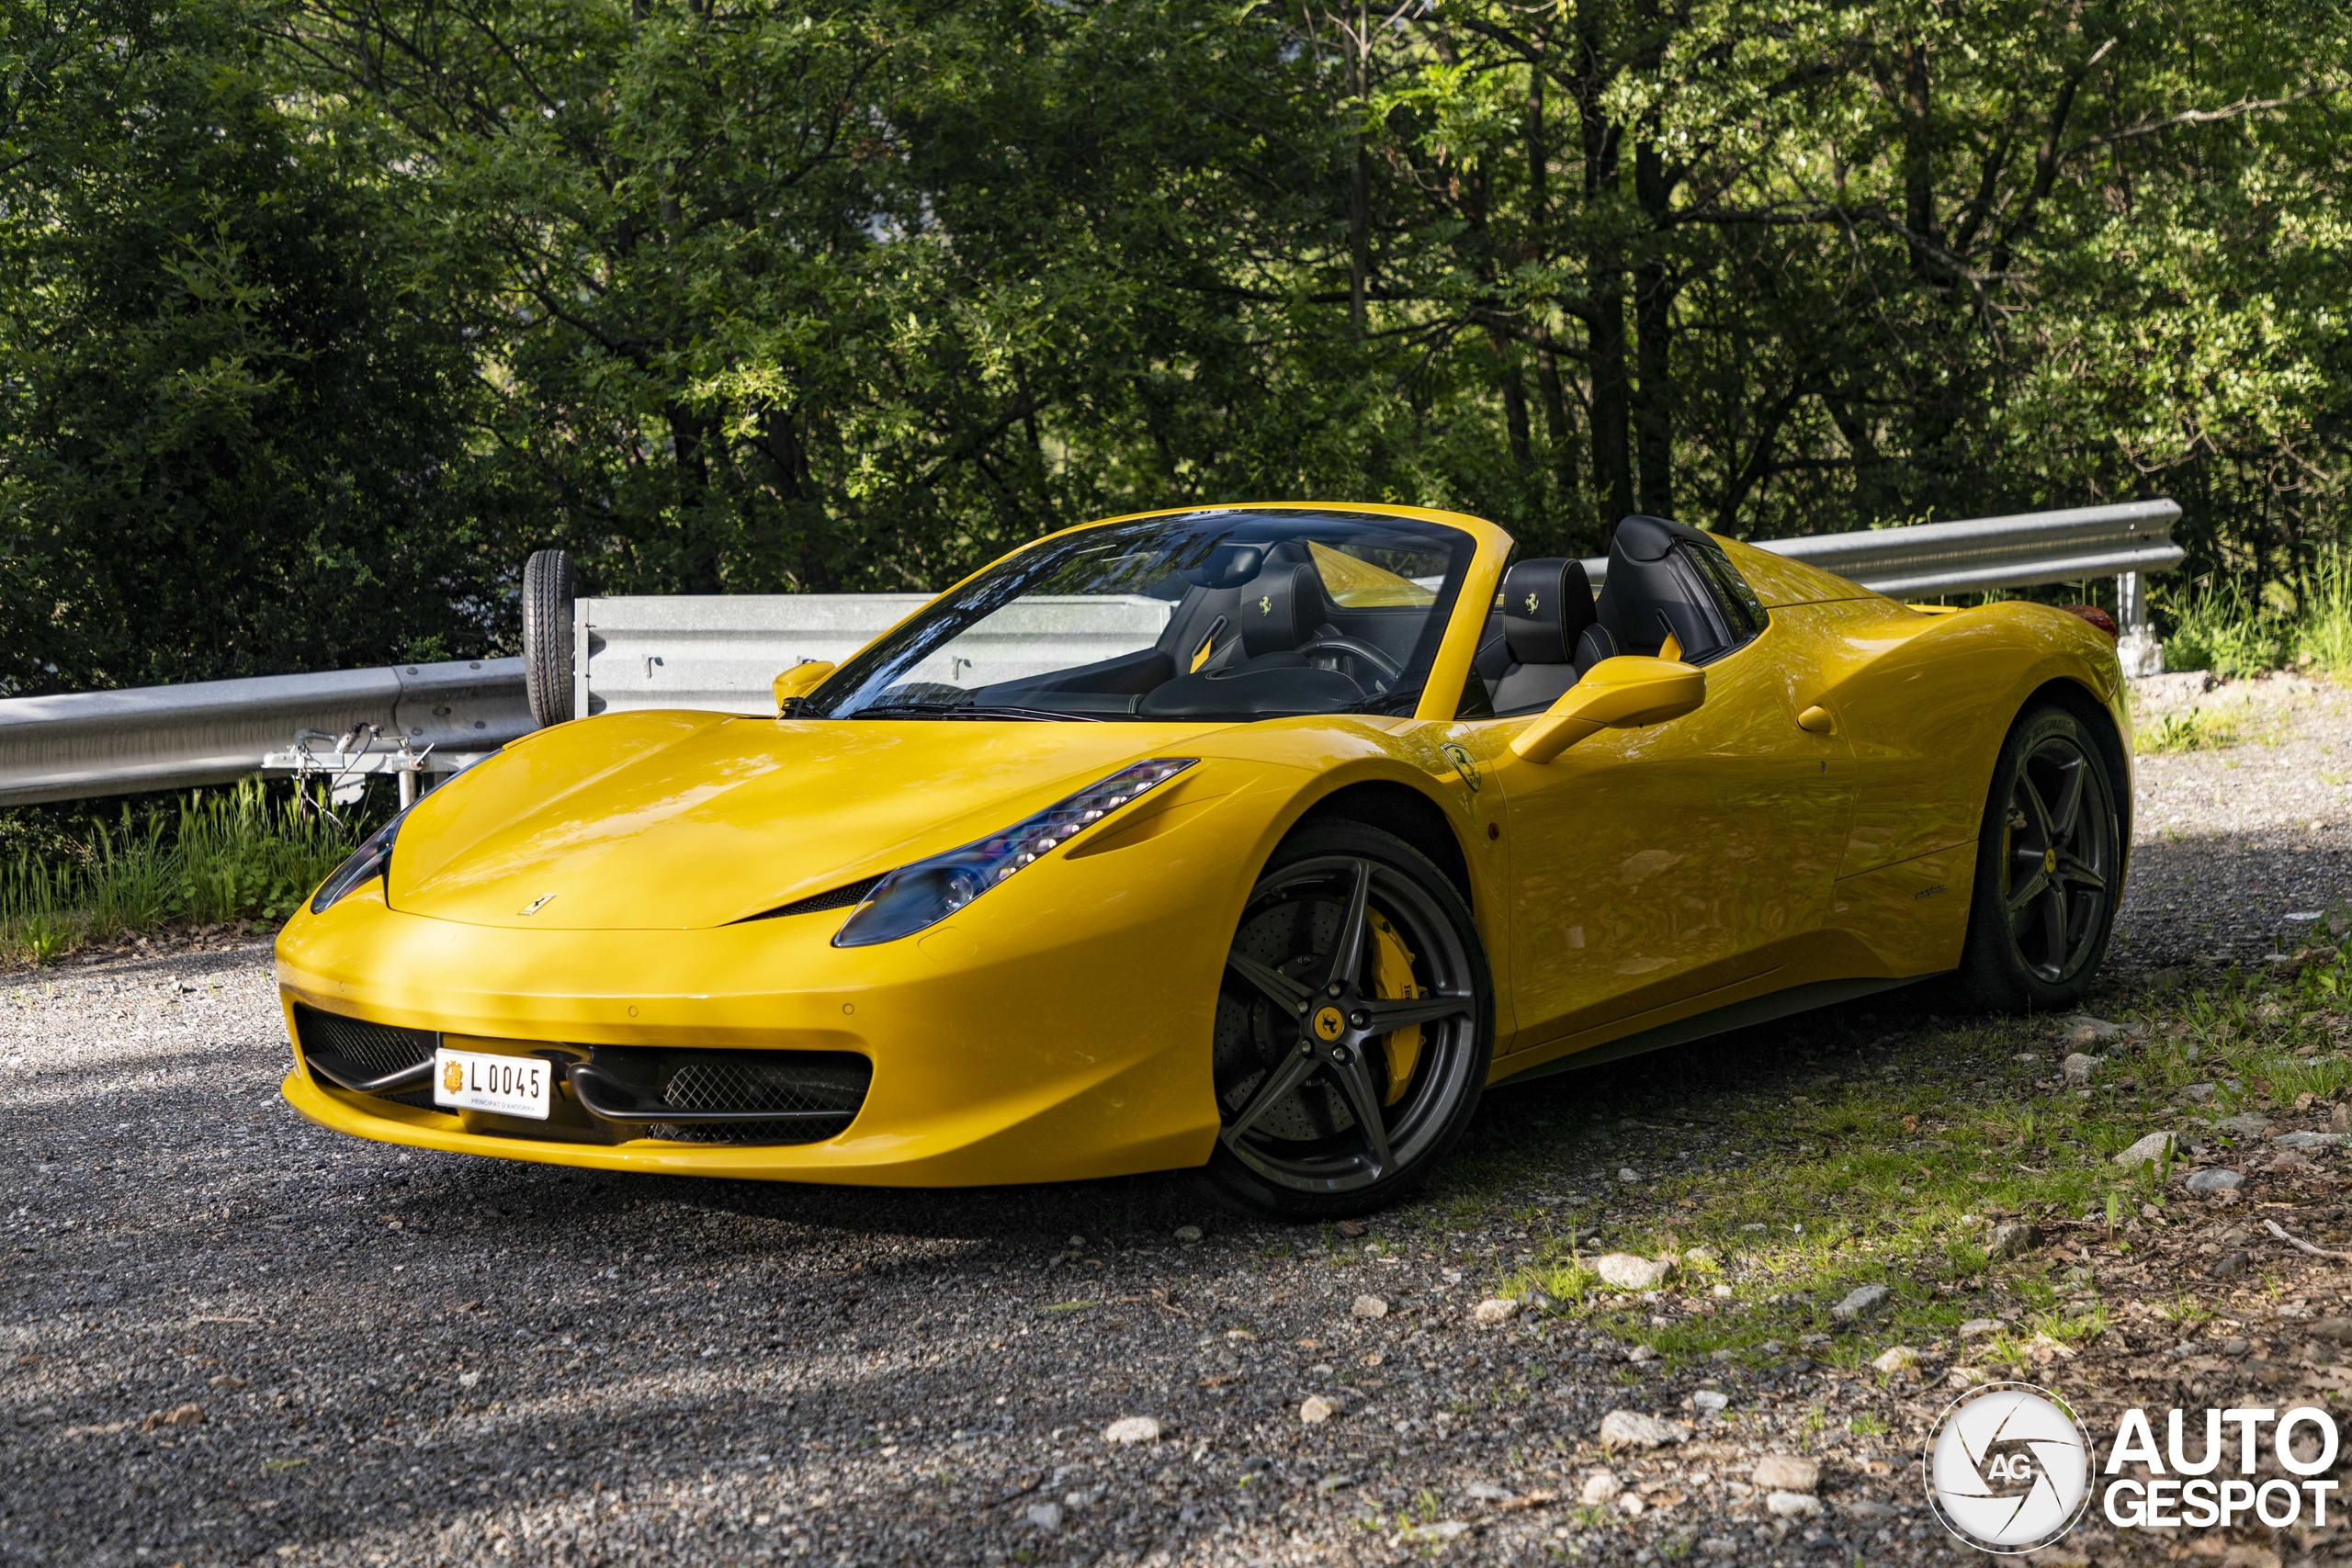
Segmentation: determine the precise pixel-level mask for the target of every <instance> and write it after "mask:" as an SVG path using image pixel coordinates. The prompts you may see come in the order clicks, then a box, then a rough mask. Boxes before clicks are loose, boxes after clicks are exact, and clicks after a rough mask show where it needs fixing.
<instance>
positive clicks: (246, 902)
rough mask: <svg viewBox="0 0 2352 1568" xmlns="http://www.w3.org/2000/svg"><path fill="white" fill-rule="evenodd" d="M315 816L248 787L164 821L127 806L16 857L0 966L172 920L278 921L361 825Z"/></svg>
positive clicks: (1, 901)
mask: <svg viewBox="0 0 2352 1568" xmlns="http://www.w3.org/2000/svg"><path fill="white" fill-rule="evenodd" d="M322 807H323V801H322V799H319V798H312V797H305V796H294V795H282V794H277V795H274V794H273V793H272V792H270V791H269V790H267V789H266V787H264V786H263V785H262V784H258V783H247V784H239V785H237V786H236V787H235V788H234V789H233V790H231V791H230V792H229V793H227V794H225V795H220V794H215V795H206V794H201V793H198V794H195V795H189V796H188V797H187V799H186V800H185V801H184V802H182V803H181V805H180V807H179V809H178V811H177V812H176V813H175V815H173V816H171V817H165V816H164V815H161V814H157V815H153V816H150V817H149V818H146V819H145V820H144V821H143V822H141V821H137V820H134V819H133V818H132V817H131V815H130V812H129V810H128V809H126V810H125V811H124V813H123V816H122V818H121V820H120V821H119V823H117V824H114V825H112V826H108V825H105V824H101V825H99V826H97V827H96V829H93V830H92V831H91V832H90V834H89V836H88V837H87V838H86V839H85V840H83V841H82V842H80V843H79V844H78V845H76V846H74V848H73V850H72V851H71V852H64V853H60V852H54V851H51V852H44V853H34V852H19V853H18V854H17V857H16V859H15V860H14V861H13V862H12V863H6V864H0V961H6V962H13V963H32V964H47V963H50V962H52V961H53V960H55V959H57V958H59V957H61V956H62V955H64V954H65V953H69V952H71V951H73V950H74V949H75V948H77V947H80V946H83V945H85V944H87V943H92V942H107V941H111V940H113V939H115V938H117V937H120V936H124V935H128V934H130V933H133V932H138V931H152V930H154V929H155V928H157V927H159V926H162V925H165V924H169V923H201V924H216V923H220V922H224V921H231V920H262V921H268V922H273V923H275V922H277V921H282V920H284V919H287V918H288V917H289V916H291V915H292V914H293V913H294V911H295V909H296V908H297V907H298V906H299V905H300V903H301V901H302V899H303V898H304V897H308V896H309V894H310V892H311V889H312V888H313V887H315V886H318V884H319V883H320V882H321V881H322V880H323V879H324V878H325V876H326V874H327V873H328V872H330V871H332V870H334V867H335V866H336V864H337V863H340V862H341V861H342V860H343V859H344V858H345V856H347V855H348V854H350V853H351V852H352V850H353V849H354V848H355V847H356V845H357V843H358V840H359V837H360V825H359V824H358V823H356V822H347V821H343V820H338V819H337V818H335V817H334V816H333V815H331V814H329V813H328V812H327V811H325V810H324V809H323V808H322Z"/></svg>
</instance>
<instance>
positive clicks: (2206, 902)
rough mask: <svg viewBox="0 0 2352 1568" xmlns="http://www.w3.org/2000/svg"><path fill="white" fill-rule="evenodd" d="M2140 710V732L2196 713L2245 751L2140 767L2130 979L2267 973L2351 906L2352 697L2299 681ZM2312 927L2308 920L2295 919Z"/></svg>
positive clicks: (2123, 923)
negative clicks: (2173, 971)
mask: <svg viewBox="0 0 2352 1568" xmlns="http://www.w3.org/2000/svg"><path fill="white" fill-rule="evenodd" d="M2172 680H2173V681H2174V682H2176V684H2175V686H2174V689H2173V690H2172V691H2171V692H2168V693H2165V694H2164V695H2163V696H2162V697H2161V698H2159V699H2158V700H2156V701H2153V702H2146V703H2143V705H2141V706H2140V709H2139V713H2138V715H2137V717H2138V719H2139V722H2140V726H2141V728H2142V730H2143V732H2144V731H2146V730H2147V729H2148V728H2150V726H2151V724H2152V723H2154V722H2156V721H2159V720H2161V719H2162V718H2163V717H2164V716H2165V715H2168V714H2171V715H2184V714H2186V713H2187V712H2188V711H2189V710H2190V709H2192V708H2193V709H2194V710H2195V711H2196V712H2197V713H2198V714H2199V715H2200V716H2203V717H2205V718H2208V719H2212V720H2219V721H2221V722H2222V723H2223V724H2226V725H2228V726H2229V727H2230V728H2233V730H2235V731H2236V732H2237V734H2238V735H2239V737H2240V739H2239V740H2238V743H2237V744H2235V745H2232V746H2227V747H2224V748H2222V749H2220V750H2199V751H2188V752H2182V753H2177V754H2173V755H2165V756H2143V757H2140V758H2138V759H2137V770H2138V777H2137V784H2138V792H2137V802H2136V804H2137V807H2138V810H2137V813H2136V816H2137V820H2136V821H2135V822H2134V823H2133V832H2132V837H2133V839H2134V840H2135V842H2134V844H2133V846H2132V852H2131V854H2132V859H2131V885H2130V888H2129V890H2128V892H2127V893H2126V895H2125V900H2124V907H2123V910H2122V916H2121V919H2120V921H2119V923H2118V925H2117V928H2116V939H2115V943H2114V947H2113V949H2112V951H2111V956H2110V959H2109V962H2110V964H2113V965H2114V966H2115V968H2116V970H2117V971H2118V972H2119V973H2121V974H2130V973H2131V972H2134V971H2141V970H2150V969H2164V968H2168V967H2177V966H2182V965H2189V966H2211V965H2214V964H2229V963H2233V962H2236V963H2248V964H2251V963H2259V962H2261V961H2262V960H2263V959H2264V958H2265V957H2266V956H2267V954H2269V953H2278V952H2282V951H2283V952H2285V953H2289V954H2290V955H2291V954H2292V953H2293V952H2294V948H2295V945H2296V928H2297V927H2298V926H2299V925H2305V924H2307V921H2308V917H2310V916H2312V915H2313V914H2324V913H2325V912H2327V911H2328V910H2329V909H2330V908H2335V906H2337V905H2341V904H2342V903H2344V902H2345V901H2346V899H2347V898H2352V810H2348V809H2347V808H2348V807H2352V691H2346V689H2345V688H2343V687H2341V686H2336V685H2332V684H2328V683H2325V682H2313V681H2308V680H2303V679H2301V678H2299V677H2295V676H2290V675H2276V676H2272V677H2270V678H2268V679H2267V680H2260V681H2245V682H2231V683H2230V684H2228V685H2225V686H2223V687H2222V688H2221V689H2220V690H2218V691H2214V692H2210V693H2199V692H2198V691H2197V690H2196V687H2195V684H2194V682H2191V683H2188V684H2187V685H2182V684H2179V683H2178V682H2180V681H2181V678H2180V677H2177V676H2176V677H2172ZM2297 915H2301V916H2304V917H2306V920H2303V921H2298V920H2296V919H2293V917H2294V916H2297Z"/></svg>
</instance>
